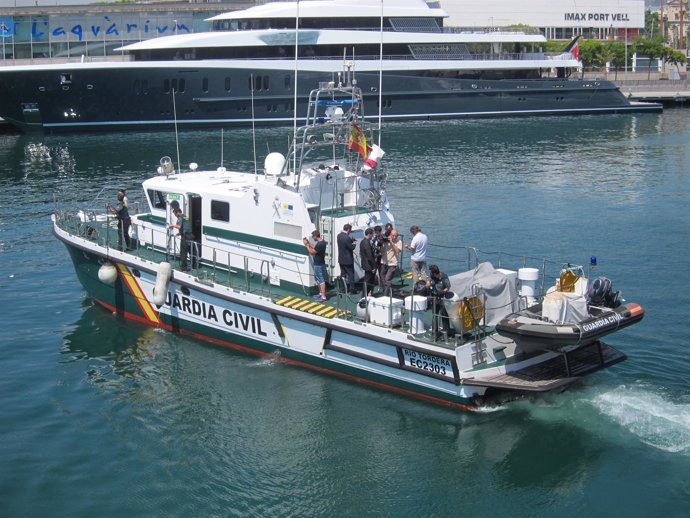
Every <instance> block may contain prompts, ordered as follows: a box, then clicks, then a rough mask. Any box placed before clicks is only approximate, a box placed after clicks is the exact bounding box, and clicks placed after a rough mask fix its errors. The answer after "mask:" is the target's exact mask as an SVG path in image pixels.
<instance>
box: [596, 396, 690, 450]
mask: <svg viewBox="0 0 690 518" xmlns="http://www.w3.org/2000/svg"><path fill="white" fill-rule="evenodd" d="M591 402H592V404H593V405H594V406H595V407H596V408H597V409H598V410H599V411H600V412H602V413H603V414H606V415H607V416H609V417H611V418H612V419H613V420H614V421H616V422H617V423H618V424H620V425H621V426H623V427H625V428H626V429H628V430H629V431H630V432H632V433H633V434H634V435H636V436H637V437H638V438H639V439H640V440H641V441H642V442H644V443H645V444H648V445H650V446H652V447H654V448H657V449H659V450H662V451H666V452H669V453H685V454H690V403H687V402H682V401H681V402H674V401H671V400H669V399H667V398H665V397H663V396H662V395H660V394H654V393H651V392H650V391H649V390H647V389H644V388H641V387H626V386H624V385H622V386H620V387H617V388H615V389H613V390H611V391H609V392H606V393H604V394H600V395H598V396H596V397H595V398H594V399H593V400H592V401H591Z"/></svg>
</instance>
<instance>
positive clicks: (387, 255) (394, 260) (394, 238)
mask: <svg viewBox="0 0 690 518" xmlns="http://www.w3.org/2000/svg"><path fill="white" fill-rule="evenodd" d="M400 252H402V243H401V242H400V241H399V240H398V231H397V230H395V229H393V230H391V233H390V234H389V235H388V239H386V240H385V241H384V242H383V259H382V261H383V265H382V266H381V282H382V284H383V294H384V295H387V296H388V295H391V293H392V292H393V276H394V275H395V273H396V272H397V271H398V263H399V257H400Z"/></svg>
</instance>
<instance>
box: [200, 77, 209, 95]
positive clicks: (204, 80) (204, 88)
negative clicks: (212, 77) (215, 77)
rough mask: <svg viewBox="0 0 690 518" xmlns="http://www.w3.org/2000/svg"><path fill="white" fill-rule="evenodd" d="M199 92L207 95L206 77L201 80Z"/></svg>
mask: <svg viewBox="0 0 690 518" xmlns="http://www.w3.org/2000/svg"><path fill="white" fill-rule="evenodd" d="M201 91H202V92H204V93H208V77H204V78H203V79H202V80H201Z"/></svg>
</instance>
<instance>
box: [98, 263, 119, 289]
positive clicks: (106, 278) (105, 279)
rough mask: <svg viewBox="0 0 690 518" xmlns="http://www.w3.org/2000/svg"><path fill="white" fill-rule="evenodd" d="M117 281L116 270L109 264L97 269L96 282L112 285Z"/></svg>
mask: <svg viewBox="0 0 690 518" xmlns="http://www.w3.org/2000/svg"><path fill="white" fill-rule="evenodd" d="M116 279H117V268H115V266H113V265H112V264H110V263H106V264H103V265H101V267H100V268H99V269H98V280H99V281H101V282H102V283H104V284H109V285H111V286H112V285H113V284H115V280H116Z"/></svg>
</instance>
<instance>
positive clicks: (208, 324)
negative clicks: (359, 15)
mask: <svg viewBox="0 0 690 518" xmlns="http://www.w3.org/2000/svg"><path fill="white" fill-rule="evenodd" d="M305 120H306V122H305V124H304V125H303V126H301V127H299V128H297V127H295V129H294V130H293V138H292V142H291V145H290V149H289V152H288V153H287V155H285V156H284V155H282V154H280V153H270V154H268V155H267V156H266V157H265V162H264V166H265V167H264V170H263V171H262V172H261V173H260V174H259V173H257V172H241V171H232V170H228V169H226V168H224V167H218V168H215V169H211V170H205V171H202V170H199V169H198V167H197V166H196V164H191V165H190V166H189V168H188V169H185V170H184V171H182V170H180V168H179V167H176V166H175V164H174V162H173V160H171V159H170V158H169V157H164V158H163V159H161V161H160V164H159V165H158V167H157V171H156V173H157V174H155V175H153V176H152V177H151V178H148V179H147V180H145V181H144V182H143V195H144V198H143V200H142V206H145V207H146V209H145V210H138V209H137V203H136V201H135V200H134V199H130V214H131V220H132V224H131V243H130V247H129V248H128V249H124V250H121V249H119V247H118V241H119V240H118V235H117V225H116V222H115V220H114V217H113V214H112V213H111V212H110V211H108V210H106V207H105V203H104V202H103V200H102V198H101V196H99V197H97V199H96V201H94V202H91V203H86V204H84V205H83V206H80V207H75V208H74V209H73V210H64V209H62V208H60V209H59V210H56V211H55V213H54V214H53V216H52V221H53V233H54V235H55V236H56V237H57V238H58V239H59V240H60V241H61V242H63V243H64V244H65V246H66V247H67V250H68V251H69V254H70V256H71V258H72V261H73V263H74V267H75V271H76V274H77V277H78V278H79V280H80V281H81V283H82V284H83V286H84V288H85V289H86V291H87V292H88V294H89V295H90V297H92V298H93V300H94V301H95V302H96V303H98V304H99V305H101V306H103V307H104V308H106V309H108V310H110V311H112V312H114V313H117V314H119V315H123V316H125V317H127V318H129V319H132V320H134V321H138V322H141V323H146V324H150V325H152V326H156V327H159V328H161V329H164V330H166V331H168V332H172V333H180V334H183V335H188V336H191V337H194V338H196V339H201V340H204V341H207V342H210V343H213V344H216V345H219V346H223V347H227V348H230V349H235V350H239V351H243V352H246V353H251V354H256V355H267V356H272V357H276V358H279V359H280V360H281V361H285V362H287V363H290V364H296V365H300V366H304V367H308V368H312V369H315V370H317V371H319V372H321V373H327V374H332V375H336V376H339V377H342V378H346V379H348V380H351V381H354V382H358V383H363V384H366V385H370V386H373V387H376V388H383V389H388V390H391V391H394V392H398V393H401V394H404V395H406V396H411V397H414V398H419V399H422V400H425V401H429V402H433V403H438V404H441V405H446V406H449V407H454V408H458V409H476V408H477V407H478V405H482V404H486V403H487V402H491V401H492V400H493V399H494V398H496V397H499V396H500V397H501V399H503V397H505V396H506V395H507V396H508V397H513V396H520V395H523V394H525V393H529V392H544V391H549V390H553V389H560V388H562V387H564V386H566V385H569V384H571V383H574V382H576V381H578V380H579V379H581V378H582V377H583V376H585V375H587V374H590V373H592V372H596V371H598V370H600V369H603V368H605V367H608V366H610V365H613V364H615V363H617V362H620V361H622V360H624V359H625V355H624V354H623V353H621V352H619V351H617V350H615V349H614V348H612V347H610V346H607V345H606V344H604V343H602V342H601V341H599V340H598V339H588V340H579V339H578V337H573V339H572V340H566V341H565V342H559V343H557V344H556V343H555V344H551V345H549V346H547V347H535V346H533V344H528V345H527V346H525V344H524V343H523V341H522V340H520V339H519V338H518V337H516V336H515V333H512V334H511V333H509V332H506V331H505V327H504V328H501V327H499V326H497V324H498V323H499V322H501V321H502V320H504V319H505V318H508V317H510V315H511V314H513V313H514V312H516V311H520V310H521V309H524V308H527V307H528V306H529V307H534V305H535V304H536V303H538V302H539V300H540V298H541V296H540V289H538V288H537V287H536V284H535V283H536V282H537V279H538V278H542V279H547V278H549V275H560V266H558V267H554V269H552V267H553V263H551V262H548V261H543V262H542V263H541V264H540V265H539V267H538V268H515V269H510V268H508V265H507V264H505V263H503V262H502V261H500V260H498V259H499V258H501V257H508V256H507V255H491V254H484V253H483V252H481V251H480V250H479V249H477V248H467V249H466V250H465V253H464V254H462V255H463V257H464V259H463V260H461V261H458V265H456V268H457V271H458V272H459V273H457V274H456V275H453V276H451V278H450V281H451V286H452V290H453V291H452V293H450V294H446V295H445V296H444V297H443V299H442V300H435V299H434V297H433V295H431V296H430V295H429V294H427V293H424V286H419V285H418V284H419V283H417V285H413V283H412V281H411V279H410V278H409V276H408V274H406V273H401V274H400V275H399V276H398V277H396V278H394V284H393V287H392V288H393V289H392V290H388V292H386V293H383V294H380V293H379V289H378V287H371V286H363V290H362V291H363V293H366V294H369V295H368V296H363V297H360V296H353V295H351V294H349V293H348V292H347V290H346V289H344V288H343V287H341V285H340V283H339V282H338V280H339V276H340V271H339V266H338V264H337V248H336V239H335V237H336V233H337V232H338V231H339V230H340V229H342V228H343V226H344V225H345V224H346V223H350V224H351V225H352V229H353V231H352V234H351V236H353V237H354V238H355V239H357V240H358V241H360V242H361V240H362V238H363V233H364V231H365V229H367V228H369V227H373V226H376V225H381V226H384V225H385V224H386V223H389V222H390V223H395V219H394V216H393V214H392V213H391V210H390V207H389V202H388V199H387V196H386V190H385V183H386V179H387V175H386V173H385V172H384V169H383V167H382V165H381V161H382V159H383V157H384V155H385V153H384V152H383V150H382V149H381V147H380V145H378V144H376V143H375V142H376V141H375V140H374V137H375V136H380V131H379V130H378V127H377V126H375V125H372V124H369V123H367V122H366V121H365V117H364V106H363V103H362V92H361V90H360V89H359V88H358V87H357V86H356V85H355V84H353V81H352V80H351V78H350V76H349V74H348V73H347V72H344V73H343V75H342V76H341V79H340V80H339V81H338V82H328V83H322V84H320V85H319V88H317V89H315V90H313V91H312V92H311V93H310V95H309V99H308V110H307V116H306V119H305ZM130 194H131V193H130ZM178 207H179V208H181V209H182V211H183V213H184V214H185V216H186V217H187V218H188V223H189V225H190V226H191V232H192V234H193V238H192V241H191V258H190V261H189V266H191V270H188V271H187V270H184V271H183V270H182V269H181V268H180V265H181V258H180V257H179V250H180V239H179V237H178V236H177V235H176V234H177V233H178V231H177V230H176V229H171V225H172V224H173V223H175V220H174V216H173V214H172V212H173V209H176V208H178ZM314 229H318V230H319V231H320V232H321V234H322V235H323V236H324V238H325V240H326V242H327V243H328V248H327V253H326V266H327V271H328V274H329V278H330V283H329V297H328V299H327V300H326V301H320V300H318V299H315V298H314V296H315V295H316V294H317V293H318V288H317V286H315V284H314V280H313V279H314V275H313V274H314V268H313V264H312V262H311V258H310V255H309V253H308V251H307V248H306V247H305V245H304V242H303V241H304V239H305V236H310V235H311V232H312V231H313V230H314ZM403 250H404V248H403ZM491 258H493V262H492V260H491ZM527 260H528V259H527V258H521V259H520V261H519V262H520V264H525V262H526V261H527ZM355 262H356V263H359V261H358V258H357V257H356V258H355ZM406 263H407V261H406V260H405V259H404V258H401V259H400V263H399V264H401V265H402V264H406ZM525 271H526V272H527V274H528V275H524V273H525ZM357 273H358V277H359V278H360V279H361V277H362V272H361V271H359V272H357ZM430 301H431V302H432V303H430ZM442 307H443V308H445V309H446V311H447V314H448V316H449V321H448V322H447V324H448V325H443V324H444V322H443V314H442V311H441V308H442ZM638 311H640V312H642V309H641V308H639V310H638ZM638 315H640V313H638Z"/></svg>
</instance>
